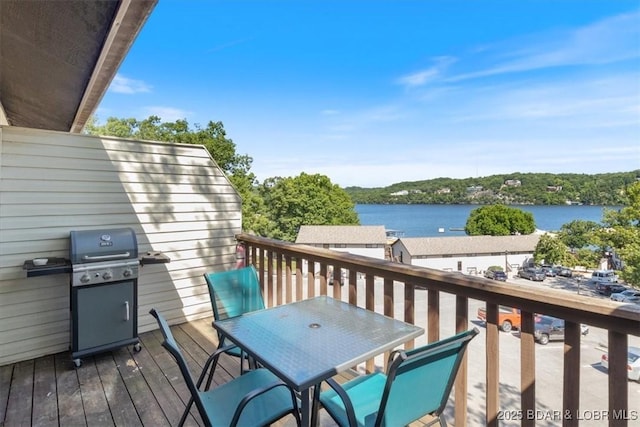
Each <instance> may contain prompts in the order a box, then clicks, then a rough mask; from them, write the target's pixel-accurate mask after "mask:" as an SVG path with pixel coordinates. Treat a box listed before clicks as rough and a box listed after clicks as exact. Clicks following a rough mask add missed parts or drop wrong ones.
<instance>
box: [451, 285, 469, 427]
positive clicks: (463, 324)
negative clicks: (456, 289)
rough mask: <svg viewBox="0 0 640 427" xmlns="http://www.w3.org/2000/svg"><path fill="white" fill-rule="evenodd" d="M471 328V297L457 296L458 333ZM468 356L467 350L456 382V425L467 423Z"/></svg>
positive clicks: (462, 426)
mask: <svg viewBox="0 0 640 427" xmlns="http://www.w3.org/2000/svg"><path fill="white" fill-rule="evenodd" d="M467 329H469V298H467V297H465V296H461V295H457V296H456V333H458V332H463V331H466V330H467ZM467 357H468V354H467V353H466V352H465V354H464V356H463V357H462V362H461V364H460V369H459V370H458V374H457V375H456V379H455V383H454V391H453V393H454V395H455V401H456V405H455V408H454V419H455V425H456V426H461V427H465V426H466V425H467V400H468V395H467V390H468V384H467Z"/></svg>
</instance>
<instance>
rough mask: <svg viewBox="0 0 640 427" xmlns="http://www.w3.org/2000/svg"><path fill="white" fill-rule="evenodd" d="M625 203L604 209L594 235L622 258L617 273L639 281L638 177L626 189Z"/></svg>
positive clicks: (622, 276) (639, 219) (625, 277)
mask: <svg viewBox="0 0 640 427" xmlns="http://www.w3.org/2000/svg"><path fill="white" fill-rule="evenodd" d="M626 195H627V197H628V199H629V205H628V206H625V207H624V208H622V209H620V210H619V211H615V210H612V209H608V210H606V211H605V213H604V219H603V223H604V225H605V227H603V228H601V229H600V230H599V231H598V232H597V233H596V237H597V238H598V240H599V245H600V247H601V248H602V249H603V250H604V249H605V248H613V250H614V251H615V252H616V253H617V254H618V255H619V256H620V258H621V259H622V260H623V261H624V263H625V266H624V269H623V270H622V271H621V272H620V277H621V278H622V279H624V280H625V281H626V282H628V283H630V284H632V285H636V286H638V285H640V181H636V182H635V183H634V184H632V185H630V186H628V187H627V189H626Z"/></svg>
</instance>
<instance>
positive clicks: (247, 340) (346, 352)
mask: <svg viewBox="0 0 640 427" xmlns="http://www.w3.org/2000/svg"><path fill="white" fill-rule="evenodd" d="M214 327H215V328H216V329H217V330H218V331H219V332H220V333H221V334H222V335H224V336H225V337H226V338H227V339H229V340H231V341H232V342H234V343H235V344H236V345H238V346H239V347H241V348H242V349H243V350H244V351H245V352H246V353H248V354H249V355H250V356H251V357H253V358H254V359H255V360H257V361H258V362H259V363H260V364H261V365H263V366H264V367H266V368H268V369H269V370H271V371H272V372H273V373H274V374H275V375H277V376H278V377H279V378H280V379H282V381H284V382H285V383H286V384H288V385H289V386H290V387H292V388H293V389H294V390H296V391H297V392H299V393H300V400H301V415H302V425H303V426H308V425H310V424H311V414H310V406H311V396H312V394H311V393H312V388H313V387H314V386H315V385H318V384H320V383H321V382H322V381H323V380H325V379H327V378H331V377H333V376H334V375H336V374H339V373H341V372H344V371H346V370H348V369H349V368H352V367H354V366H356V365H357V364H359V363H361V362H364V361H366V360H369V359H371V358H373V357H374V356H376V355H378V354H381V353H384V352H385V351H389V350H392V349H394V348H396V347H398V346H399V345H400V344H403V343H405V342H407V341H409V340H411V339H413V338H415V337H417V336H420V335H421V334H423V333H424V329H422V328H420V327H418V326H415V325H411V324H409V323H405V322H401V321H399V320H396V319H392V318H390V317H387V316H384V315H382V314H378V313H374V312H372V311H368V310H365V309H363V308H360V307H356V306H353V305H350V304H348V303H345V302H342V301H339V300H336V299H333V298H331V297H328V296H319V297H315V298H311V299H307V300H303V301H298V302H294V303H291V304H285V305H280V306H277V307H273V308H268V309H265V310H260V311H254V312H251V313H246V314H243V315H241V316H237V317H233V318H230V319H225V320H222V321H217V322H215V323H214Z"/></svg>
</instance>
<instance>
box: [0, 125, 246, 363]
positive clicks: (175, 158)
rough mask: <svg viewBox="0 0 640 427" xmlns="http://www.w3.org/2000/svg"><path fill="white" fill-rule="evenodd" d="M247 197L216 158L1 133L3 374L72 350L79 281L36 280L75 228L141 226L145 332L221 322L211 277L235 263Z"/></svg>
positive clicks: (202, 152) (61, 253) (177, 148)
mask: <svg viewBox="0 0 640 427" xmlns="http://www.w3.org/2000/svg"><path fill="white" fill-rule="evenodd" d="M241 222H242V218H241V200H240V197H239V196H238V194H237V192H236V191H235V189H234V188H233V187H232V186H231V184H230V183H229V181H228V180H227V178H226V177H225V176H224V174H223V173H222V171H221V170H220V169H219V168H218V167H217V165H216V164H215V162H214V161H213V160H212V159H211V157H210V156H209V154H208V152H207V151H206V149H205V148H204V147H202V146H196V145H182V144H165V143H154V142H141V141H132V140H122V139H116V138H99V137H92V136H83V135H71V134H67V133H63V132H50V131H40V130H34V129H24V128H15V127H2V126H0V365H5V364H8V363H12V362H15V361H19V360H25V359H29V358H33V357H38V356H41V355H45V354H51V353H54V352H59V351H64V350H67V349H68V347H69V339H70V335H69V330H70V321H69V319H70V315H69V275H68V274H58V275H49V276H41V277H32V278H27V277H26V273H25V271H24V270H23V269H22V265H23V263H24V261H25V260H28V259H32V258H36V257H62V258H68V251H69V248H68V236H69V231H71V230H75V229H91V228H119V227H132V228H133V229H134V230H135V231H136V235H137V238H138V245H139V251H140V253H141V254H143V253H145V252H147V251H161V252H163V253H164V254H166V255H167V256H169V257H170V258H171V262H170V263H169V264H157V265H147V266H144V267H142V268H141V269H140V279H139V281H138V294H139V300H138V303H139V308H138V315H139V321H138V322H139V323H138V325H139V331H140V332H144V331H146V330H150V329H153V328H155V327H156V325H155V322H154V320H153V318H151V316H149V315H148V314H147V313H148V312H149V310H150V309H151V308H152V307H155V308H157V309H158V310H160V311H161V312H162V313H163V314H165V316H166V317H167V318H168V319H169V321H170V322H172V323H173V322H178V321H184V320H187V319H194V318H198V317H203V316H206V315H210V314H211V305H210V302H209V295H208V291H207V288H206V285H205V283H204V280H203V278H202V275H203V273H204V272H206V271H210V270H225V269H228V268H230V267H231V266H233V264H234V262H235V249H234V248H235V237H234V236H235V234H237V233H238V232H240V230H241Z"/></svg>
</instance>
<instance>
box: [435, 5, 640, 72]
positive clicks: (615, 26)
mask: <svg viewBox="0 0 640 427" xmlns="http://www.w3.org/2000/svg"><path fill="white" fill-rule="evenodd" d="M639 38H640V12H635V13H630V14H625V15H618V16H614V17H611V18H607V19H604V20H602V21H599V22H596V23H594V24H591V25H588V26H585V27H582V28H577V29H573V30H567V31H562V32H554V33H541V34H533V35H529V36H527V37H525V38H522V39H518V40H509V41H506V42H503V43H501V44H496V45H494V46H492V47H491V48H486V47H485V48H483V49H481V50H479V51H478V52H477V53H481V54H483V55H489V54H491V52H496V54H495V57H494V58H490V57H485V58H484V60H489V61H493V63H494V64H493V66H489V67H486V68H484V69H478V70H477V71H470V72H466V73H461V74H458V75H454V76H451V77H448V78H446V81H447V82H457V81H461V80H468V79H477V78H480V77H488V76H495V75H499V74H506V73H516V72H525V71H531V70H541V69H545V68H552V67H563V66H575V65H597V64H611V63H615V62H620V61H625V60H629V59H637V58H640V49H638V39H639ZM468 59H471V60H472V59H473V58H468Z"/></svg>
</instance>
